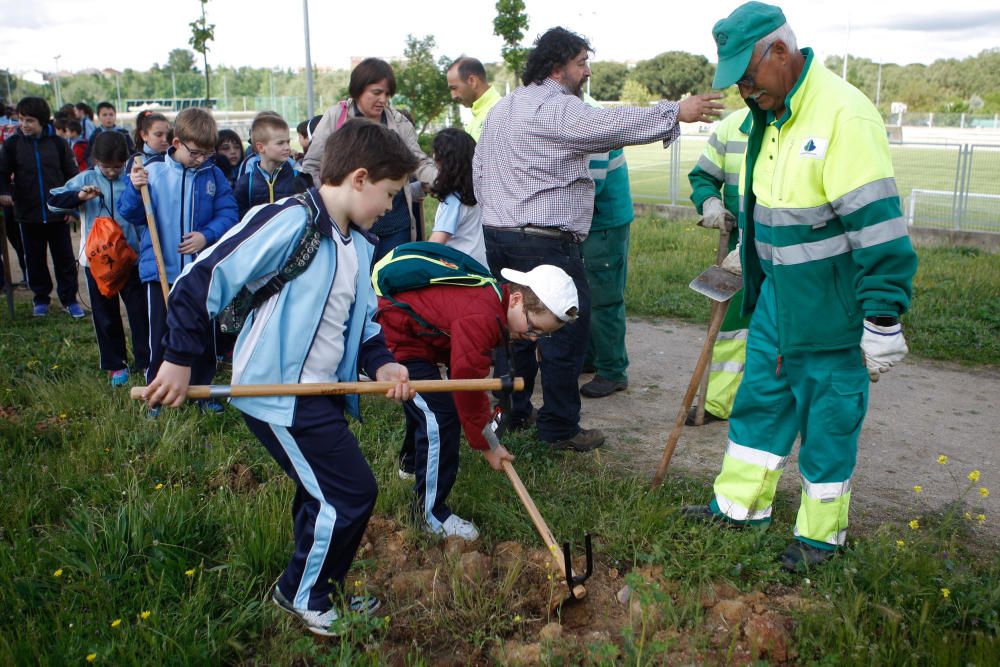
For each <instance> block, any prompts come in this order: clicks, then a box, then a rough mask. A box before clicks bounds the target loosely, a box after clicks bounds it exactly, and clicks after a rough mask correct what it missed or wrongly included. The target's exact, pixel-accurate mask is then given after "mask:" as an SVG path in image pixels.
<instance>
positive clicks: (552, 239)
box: [473, 28, 722, 451]
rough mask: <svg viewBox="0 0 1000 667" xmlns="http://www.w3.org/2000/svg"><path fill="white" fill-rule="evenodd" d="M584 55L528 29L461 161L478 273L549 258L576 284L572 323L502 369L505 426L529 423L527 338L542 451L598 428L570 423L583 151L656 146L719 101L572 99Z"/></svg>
mask: <svg viewBox="0 0 1000 667" xmlns="http://www.w3.org/2000/svg"><path fill="white" fill-rule="evenodd" d="M590 51H592V49H591V47H590V44H588V43H587V41H586V40H585V39H584V38H583V37H581V36H580V35H577V34H576V33H573V32H570V31H568V30H565V29H564V28H552V29H551V30H549V31H548V32H546V33H545V34H544V35H542V36H541V37H539V38H538V40H537V41H536V42H535V46H534V48H533V49H532V51H531V53H530V54H529V56H528V61H527V63H526V64H525V67H524V74H523V75H522V77H521V79H522V82H523V83H524V86H523V87H520V88H517V89H516V90H514V91H513V92H512V93H511V94H510V95H507V96H506V97H504V98H503V99H502V100H500V101H499V102H498V103H497V104H496V106H494V107H493V109H492V110H491V111H490V113H489V115H488V116H487V117H486V122H485V124H484V126H483V131H482V134H481V136H480V138H479V144H478V145H477V147H476V155H475V158H474V160H473V179H474V183H475V188H476V199H477V200H478V201H479V204H480V206H481V207H482V211H483V227H484V235H485V237H486V255H487V259H488V261H489V264H490V270H491V271H492V272H493V273H494V274H495V275H498V276H499V275H500V269H501V268H512V269H517V270H519V271H529V270H531V269H532V268H534V267H535V266H538V265H539V264H554V265H555V266H558V267H560V268H562V269H563V270H565V271H566V272H567V273H568V274H569V275H570V276H572V278H573V281H574V282H575V283H576V289H577V293H578V295H579V301H580V312H579V318H578V319H577V321H576V323H574V324H571V325H569V326H566V327H563V328H562V329H560V330H559V331H557V332H556V333H555V334H553V335H552V337H551V338H542V339H541V340H539V339H537V338H531V339H529V340H524V341H521V342H519V343H517V344H516V345H515V347H514V365H515V369H516V371H517V374H518V375H521V376H524V379H525V390H524V391H523V392H518V393H516V394H514V400H513V408H512V410H511V412H512V414H511V415H510V417H511V419H512V425H513V427H515V428H516V427H519V426H520V427H524V426H530V425H531V423H532V422H533V421H535V419H536V417H535V414H534V409H533V408H532V405H531V399H530V397H531V393H532V390H533V388H534V383H535V375H536V374H537V373H538V369H539V364H538V362H537V358H536V346H537V348H538V350H539V351H540V353H541V359H542V362H541V372H542V397H543V403H542V408H541V410H539V411H538V413H537V425H538V435H539V437H540V438H541V439H542V440H544V441H545V442H547V443H549V446H550V447H552V448H553V449H571V450H575V451H589V450H592V449H595V448H597V447H600V446H601V445H602V444H603V443H604V434H602V433H601V432H600V431H598V430H596V429H581V428H580V394H579V391H578V387H577V377H578V376H579V375H580V371H581V369H582V368H583V355H584V353H585V352H586V348H587V339H588V337H589V335H590V289H589V287H588V285H587V278H586V275H585V274H584V268H583V260H582V259H581V255H580V242H581V241H583V240H584V239H585V238H586V237H587V233H588V231H589V230H590V221H591V218H592V216H593V213H594V181H593V180H592V179H591V178H590V173H589V171H588V169H587V167H588V159H589V156H590V154H591V153H603V152H606V151H610V150H612V149H616V148H621V147H623V146H629V145H634V144H646V143H650V142H653V141H657V140H663V143H664V145H668V144H669V143H670V142H671V141H673V140H674V139H676V138H677V136H678V135H679V133H680V129H679V127H678V121H684V122H697V121H709V120H712V119H714V118H716V117H717V116H718V115H719V110H721V109H722V105H721V104H719V103H718V102H715V101H714V100H717V99H718V98H720V97H721V95H719V94H711V95H692V96H690V97H688V98H686V99H684V100H683V101H682V102H679V103H678V102H661V103H660V104H658V105H656V106H654V107H649V108H636V107H616V108H611V109H596V108H593V107H590V106H588V105H586V104H584V102H583V100H582V99H581V97H580V95H581V91H582V89H583V84H584V82H585V81H586V80H587V79H588V78H589V77H590V67H589V65H588V59H589V53H590ZM502 357H503V355H499V358H498V366H502V364H503V361H504V360H503V359H502ZM503 370H504V369H503V368H498V371H500V372H502V371H503Z"/></svg>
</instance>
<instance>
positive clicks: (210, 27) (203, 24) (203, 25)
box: [188, 0, 215, 107]
mask: <svg viewBox="0 0 1000 667" xmlns="http://www.w3.org/2000/svg"><path fill="white" fill-rule="evenodd" d="M199 1H200V2H201V18H200V19H197V20H195V21H191V23H190V24H189V25H190V26H191V39H189V40H188V44H190V45H191V48H193V49H194V50H195V51H197V52H198V53H200V54H201V57H202V60H203V61H204V63H205V106H206V107H207V106H208V105H209V100H211V99H212V95H211V88H210V86H209V72H208V43H209V42H211V41H212V40H214V39H215V24H214V23H209V22H208V19H207V18H206V17H205V6H206V5H207V4H208V0H199Z"/></svg>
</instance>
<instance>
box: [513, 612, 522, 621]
mask: <svg viewBox="0 0 1000 667" xmlns="http://www.w3.org/2000/svg"><path fill="white" fill-rule="evenodd" d="M514 622H515V623H520V622H521V616H520V614H517V615H515V616H514Z"/></svg>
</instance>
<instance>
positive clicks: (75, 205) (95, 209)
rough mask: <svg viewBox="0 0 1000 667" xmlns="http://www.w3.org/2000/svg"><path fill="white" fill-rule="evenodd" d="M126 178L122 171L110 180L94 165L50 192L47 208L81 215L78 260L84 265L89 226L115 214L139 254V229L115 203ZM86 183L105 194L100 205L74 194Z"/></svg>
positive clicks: (120, 194) (133, 248) (119, 197)
mask: <svg viewBox="0 0 1000 667" xmlns="http://www.w3.org/2000/svg"><path fill="white" fill-rule="evenodd" d="M127 181H128V176H126V175H125V173H124V172H123V173H122V175H121V176H120V177H119V178H118V179H117V180H114V181H109V180H108V179H107V177H106V176H105V175H104V174H102V173H101V170H100V169H98V168H97V167H94V168H93V169H88V170H86V171H84V172H81V173H79V174H77V175H76V176H74V177H73V178H71V179H70V180H68V181H66V185H64V186H62V187H61V188H55V189H54V190H52V192H51V193H50V194H49V202H48V203H49V210H50V211H53V212H55V213H69V214H72V215H80V214H81V213H82V214H83V215H82V220H83V224H82V225H81V227H80V248H81V252H80V257H79V259H80V263H81V264H83V265H84V266H86V265H87V261H86V257H84V253H83V252H82V249H83V248H85V247H87V236H88V235H89V234H90V230H91V228H92V227H93V226H94V220H95V219H97V218H99V217H105V218H106V217H111V216H112V215H113V216H114V220H115V222H117V223H118V226H119V227H121V228H122V234H124V235H125V240H126V241H128V244H129V245H130V246H132V250H135V252H136V254H138V253H139V230H138V229H136V227H135V225H133V224H132V223H130V222H129V221H128V220H126V219H125V218H123V217H122V216H121V214H120V213H118V211H117V209H116V204H117V203H118V200H119V199H121V196H122V192H124V191H125V183H126V182H127ZM88 185H96V186H97V187H99V188H100V189H101V193H102V194H103V195H104V205H103V206H102V205H101V200H100V198H99V197H98V198H95V199H91V200H90V201H86V202H81V201H80V198H79V197H78V196H77V195H78V194H79V193H80V190H83V188H84V187H86V186H88Z"/></svg>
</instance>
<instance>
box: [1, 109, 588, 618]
mask: <svg viewBox="0 0 1000 667" xmlns="http://www.w3.org/2000/svg"><path fill="white" fill-rule="evenodd" d="M39 102H41V103H42V104H44V101H41V100H39ZM32 104H36V105H37V103H35V102H32V103H28V104H25V105H24V106H21V105H19V109H18V112H19V114H21V118H22V131H23V136H24V138H23V139H21V140H19V141H22V142H23V141H33V142H34V144H35V145H37V144H38V143H39V140H38V139H37V138H36V139H30V137H38V136H40V133H41V132H42V130H41V129H39V128H44V127H47V125H48V114H47V111H48V109H47V106H46V107H44V109H43V108H42V107H40V106H32ZM36 126H37V128H36ZM305 130H306V132H307V133H308V131H309V126H308V124H306V126H305ZM45 136H47V137H48V136H49V135H48V134H46V135H45ZM250 138H251V146H250V151H249V153H250V155H249V156H246V155H244V154H243V146H242V142H241V141H240V140H239V137H238V136H236V135H235V133H233V134H229V133H228V132H227V131H223V132H221V133H220V132H218V130H217V127H216V124H215V121H214V119H213V118H212V116H211V114H210V113H209V112H207V111H205V110H202V109H197V108H191V109H186V110H184V111H182V112H180V113H179V114H178V115H177V117H176V119H175V120H174V124H173V127H170V124H169V123H168V122H167V119H166V118H165V117H164V116H162V115H160V114H156V113H145V114H142V115H141V116H140V117H139V118H138V119H137V128H136V133H135V146H136V150H137V151H138V153H133V151H132V149H131V148H130V146H129V145H128V143H127V142H126V140H125V138H124V136H122V134H121V133H119V132H115V131H101V132H97V133H95V135H94V141H93V143H92V145H91V146H89V149H90V150H89V155H90V159H91V160H92V161H93V164H94V166H93V167H92V168H90V169H87V170H85V171H83V172H82V173H80V174H78V175H73V174H70V173H68V172H69V167H73V168H74V169H73V171H75V164H73V162H74V161H73V158H72V153H71V151H70V150H68V148H69V147H68V144H66V142H62V144H63V146H64V149H59V148H58V147H57V146H56V145H55V141H61V140H59V139H58V137H55V138H54V139H51V140H50V143H49V145H48V146H47V149H48V150H49V151H50V152H52V154H53V155H54V156H56V157H59V164H62V165H68V166H67V167H66V169H65V171H66V172H67V173H65V176H66V178H63V179H62V181H63V182H62V183H60V184H59V185H55V186H52V187H43V190H41V191H40V192H39V193H35V194H37V195H38V197H39V198H38V201H42V202H44V206H43V207H42V215H51V216H56V215H58V216H65V215H66V214H69V213H72V214H74V215H77V216H79V217H80V218H81V221H82V223H83V224H82V225H81V228H82V234H83V237H84V241H85V239H86V235H87V234H88V232H89V231H90V229H91V225H92V222H93V220H94V219H96V218H97V217H99V216H108V217H112V218H113V219H114V220H115V221H117V222H118V224H119V226H120V227H121V229H122V232H123V234H124V236H125V238H126V240H127V241H128V243H129V245H130V246H131V247H132V248H133V249H134V250H136V252H137V254H138V258H139V260H138V264H137V266H135V267H133V269H132V274H131V275H130V276H129V279H128V282H127V283H126V285H125V287H124V288H123V289H122V290H121V292H120V293H119V294H117V295H115V296H113V297H105V296H103V295H102V294H101V293H100V292H99V291H98V289H97V288H96V285H95V284H94V279H93V275H92V274H91V272H90V268H89V267H86V266H85V275H86V277H87V283H88V290H89V293H90V298H91V304H92V309H93V314H94V322H95V329H96V331H97V337H98V347H99V350H100V358H101V367H102V368H104V369H105V370H107V371H108V372H109V374H110V376H111V381H112V384H115V385H121V384H125V383H127V382H128V380H129V375H128V364H127V356H126V355H127V353H126V344H125V333H124V327H123V325H122V322H121V319H120V316H119V314H118V313H119V307H120V305H119V304H120V302H124V305H125V309H126V312H127V314H128V316H129V322H130V328H131V332H132V345H133V354H134V356H135V366H136V367H137V368H145V369H147V370H146V378H147V381H148V386H147V387H146V389H145V392H144V398H145V399H146V402H147V405H148V408H149V410H150V413H151V414H153V415H155V414H158V411H159V409H160V406H163V405H168V406H174V407H176V406H179V405H181V404H182V403H183V402H184V400H185V396H186V392H187V388H188V386H189V385H190V384H192V383H198V384H207V383H210V382H211V380H212V377H213V375H214V373H215V362H216V348H215V343H214V333H215V330H214V325H213V321H214V319H215V318H216V317H217V316H218V315H219V314H220V312H221V311H222V309H223V308H224V307H225V306H226V305H227V304H228V303H229V302H230V301H232V299H233V297H234V295H236V294H237V293H238V292H239V291H240V290H241V289H242V288H244V287H247V288H250V289H251V290H253V289H257V288H259V287H260V286H261V285H263V284H265V283H267V282H268V280H269V279H271V278H272V277H273V276H275V275H276V274H278V273H279V272H281V271H282V269H283V267H285V265H286V264H287V263H288V262H289V259H290V258H292V257H293V256H294V255H295V253H296V251H297V248H298V247H299V245H300V244H301V242H302V240H303V238H304V236H305V235H306V234H307V233H309V231H310V230H313V232H314V233H315V235H316V238H317V239H318V242H317V244H316V245H315V247H314V248H313V249H312V251H311V252H312V255H311V257H310V260H309V262H308V263H307V265H306V267H305V269H304V271H303V272H302V275H301V276H300V277H299V278H297V279H294V280H288V281H286V282H284V283H283V284H282V285H281V286H280V289H278V290H277V291H276V292H275V293H273V294H271V296H270V297H269V298H267V299H266V300H264V301H263V302H262V303H259V304H258V305H257V307H256V308H255V309H254V310H253V311H252V312H251V313H250V314H249V316H248V318H247V320H246V323H245V324H244V326H243V329H242V331H241V333H240V335H239V338H238V339H237V341H236V343H235V353H234V356H233V373H232V375H233V377H232V382H233V383H234V384H257V383H261V384H297V383H306V382H349V381H356V380H357V379H358V376H359V373H364V374H366V375H367V376H368V377H370V378H373V379H375V380H376V381H383V382H391V383H393V387H392V389H390V390H389V391H388V392H387V394H386V396H387V397H389V398H391V399H394V400H397V401H401V402H403V403H404V406H403V408H404V414H405V420H406V432H407V434H408V436H409V438H408V439H409V442H410V445H411V446H412V451H411V455H412V457H413V467H414V473H415V475H414V476H415V478H416V482H415V488H414V503H413V509H414V517H415V519H416V520H417V521H418V522H419V523H420V524H421V525H422V526H423V527H424V528H425V529H426V530H428V531H429V532H431V533H433V534H436V535H441V536H459V537H462V538H465V539H470V540H472V539H476V538H477V537H478V529H477V528H476V526H475V525H474V524H473V523H472V522H471V521H468V520H465V519H462V518H461V517H458V516H457V515H455V514H454V513H453V512H452V511H451V509H450V508H449V507H448V505H447V502H446V501H447V497H448V494H449V492H450V490H451V488H452V487H453V485H454V483H455V480H456V477H457V472H458V459H459V445H460V438H461V433H462V431H463V430H464V433H465V435H466V438H467V439H468V441H469V443H470V445H471V446H472V448H473V449H476V450H479V451H482V453H483V455H484V457H485V458H486V459H487V461H488V463H489V464H490V465H491V466H492V467H493V468H494V469H498V470H499V469H500V468H501V465H502V462H503V461H504V460H512V459H513V457H512V456H511V455H510V453H509V452H508V451H507V450H506V449H505V448H504V447H503V446H502V445H501V444H499V442H498V441H497V438H496V436H495V435H494V433H493V430H492V428H491V425H490V416H491V413H490V404H489V397H488V395H487V394H486V393H485V392H478V393H471V394H455V395H454V396H453V395H452V394H450V393H425V394H416V393H415V392H414V391H413V390H412V389H411V388H410V385H409V380H410V379H441V377H442V369H444V372H445V373H446V374H447V376H448V377H451V378H484V377H487V376H488V375H489V372H490V366H491V364H492V356H493V354H494V351H495V350H496V349H497V348H498V347H502V345H503V343H504V341H505V340H509V339H515V340H517V339H532V340H533V339H536V338H538V337H540V336H547V335H550V334H551V333H552V332H553V331H555V330H557V329H558V328H559V327H561V326H563V325H564V324H565V323H567V322H571V321H573V320H574V319H575V317H576V312H577V308H578V301H577V294H576V289H575V287H574V284H573V281H572V280H571V279H570V278H569V276H568V275H567V274H566V273H565V272H564V271H562V269H559V268H557V267H554V266H539V267H536V268H535V269H533V270H532V271H529V272H523V273H522V272H517V271H510V270H504V271H503V272H502V273H503V278H505V279H506V280H507V281H509V282H507V283H506V284H504V285H503V286H502V288H501V289H499V290H498V289H496V288H495V287H494V286H492V285H483V286H478V287H466V286H425V287H422V288H420V289H414V290H411V291H408V292H402V293H401V294H398V295H395V296H394V298H393V299H387V298H384V297H383V298H378V297H376V293H375V291H374V288H373V285H372V280H371V270H372V260H373V253H374V247H373V244H372V237H371V235H370V233H369V230H370V229H371V227H372V226H373V225H374V224H375V222H376V221H377V220H378V219H379V217H380V216H381V215H383V214H384V213H385V212H386V211H389V210H391V208H392V206H393V201H394V199H395V197H396V195H397V194H398V193H399V192H400V191H401V190H402V188H404V187H408V186H409V175H410V174H411V172H412V171H413V170H414V169H415V167H416V158H415V157H414V155H413V153H412V152H411V150H410V149H409V148H408V147H407V145H406V144H405V142H403V140H402V139H400V137H399V136H398V135H397V134H396V133H394V132H392V131H391V130H389V129H387V128H385V127H383V126H381V125H379V124H377V123H372V122H369V121H367V120H363V119H352V120H349V121H347V122H346V123H344V125H343V126H342V127H340V128H339V129H338V130H337V131H336V132H334V133H333V135H332V136H331V137H330V139H329V140H328V141H327V143H326V145H325V147H324V151H323V157H322V166H321V172H320V181H321V182H320V183H318V184H316V186H315V187H314V186H312V185H311V184H310V182H309V179H307V178H305V177H303V176H302V175H300V174H299V173H298V170H297V168H296V164H295V162H294V161H293V160H292V159H291V148H290V144H289V139H290V137H289V128H288V125H287V124H286V123H285V121H284V120H283V119H281V118H280V117H278V116H277V115H276V114H273V113H269V112H264V113H261V114H259V115H258V117H257V118H256V119H255V121H254V123H253V126H252V128H251V137H250ZM306 138H307V139H308V137H306ZM9 141H10V140H9ZM8 143H9V142H8ZM11 146H12V147H13V148H14V149H18V148H19V144H18V143H17V142H15V143H13V144H11ZM474 148H475V142H474V141H473V140H472V138H471V137H470V136H469V135H468V134H466V133H464V132H462V131H461V130H456V129H449V130H444V131H442V132H440V133H439V134H438V135H437V137H436V138H435V141H434V154H435V155H434V157H435V160H436V162H437V167H438V176H437V179H436V180H435V182H434V185H433V188H432V193H433V194H434V195H435V196H436V197H437V198H438V199H440V205H439V207H438V215H437V219H436V221H435V225H434V231H433V233H432V235H431V241H434V242H439V243H446V244H448V245H452V246H453V247H454V248H456V249H458V250H460V251H462V252H464V253H466V254H468V255H469V256H471V257H472V258H474V259H475V260H477V261H478V262H479V264H481V265H483V266H485V265H486V262H485V249H484V245H483V234H482V229H481V223H480V222H479V211H478V205H477V204H476V200H475V193H474V191H473V189H472V183H471V160H472V154H473V151H474ZM36 150H37V149H36ZM60 150H63V151H64V154H62V155H59V151H60ZM7 152H8V145H7V144H5V145H4V149H3V153H4V155H5V157H4V161H0V165H2V166H6V165H7V163H6V153H7ZM137 155H141V156H142V158H143V159H142V161H140V160H137V159H136V156H137ZM220 162H221V167H220ZM18 164H20V163H18ZM8 173H10V174H12V175H13V184H14V188H15V194H16V196H15V203H16V204H17V205H18V206H22V207H23V206H24V202H27V201H29V200H28V199H27V198H26V197H27V194H31V193H30V192H28V191H27V190H19V189H18V188H27V187H28V185H27V184H25V183H24V181H25V179H26V177H28V176H30V175H31V174H28V173H26V172H24V171H19V170H18V169H12V170H10V171H9V172H8ZM2 175H3V174H0V176H2ZM3 180H4V183H6V184H9V183H10V179H9V176H8V177H7V178H5V179H3ZM53 180H58V179H53ZM143 187H147V188H148V190H149V196H150V199H151V203H152V212H153V218H154V220H155V224H156V225H157V230H158V236H159V239H160V245H161V248H162V251H163V252H162V257H163V262H162V266H157V262H156V258H155V254H154V252H153V248H152V242H151V236H150V234H149V233H148V230H147V229H146V226H147V224H148V220H147V217H146V209H145V207H144V205H143V202H142V196H141V189H142V188H143ZM22 192H23V193H24V194H22ZM42 195H44V197H42ZM289 195H298V196H295V197H292V196H289ZM60 219H63V218H60ZM63 224H65V223H63ZM42 227H45V228H48V227H50V225H42ZM66 244H67V245H68V231H67V233H66ZM70 252H71V251H70ZM81 259H84V260H85V258H81ZM73 270H74V272H75V267H74V269H73ZM160 270H162V271H163V272H164V273H165V275H166V280H167V282H168V283H169V284H170V286H171V291H170V295H169V301H168V303H165V302H164V299H163V295H162V291H161V287H160V277H159V271H160ZM29 280H30V276H29ZM395 299H400V300H402V301H405V302H406V303H407V304H409V306H410V307H412V308H413V309H416V310H417V311H418V312H419V313H420V317H419V318H414V317H412V314H411V313H412V311H410V310H407V309H402V308H399V307H398V304H399V302H397V301H396V300H395ZM232 404H233V406H235V407H236V408H237V409H239V410H240V412H241V413H242V414H243V417H244V420H245V422H246V424H247V426H248V428H249V429H250V430H251V432H252V433H254V435H255V436H256V437H257V438H258V439H259V440H260V441H261V443H262V444H263V445H264V446H265V447H266V448H267V450H268V451H269V452H270V453H271V455H272V456H273V457H274V459H275V460H276V461H277V463H278V464H279V465H280V466H281V467H282V468H283V469H284V470H285V472H286V473H287V474H288V476H289V477H290V478H291V479H292V480H293V481H294V482H295V484H296V494H295V500H294V504H293V514H294V524H293V529H294V534H295V535H294V537H295V551H294V553H293V554H292V556H291V558H290V561H289V563H288V566H287V567H286V569H285V571H284V572H283V574H282V576H281V577H280V578H279V579H278V581H277V582H276V584H275V586H274V588H273V590H272V593H271V595H272V599H273V601H274V602H275V604H277V605H278V606H279V607H280V608H282V609H283V610H285V611H287V612H289V613H291V614H293V615H295V616H296V617H298V618H299V619H301V620H302V621H303V622H304V623H305V625H306V626H307V628H308V629H309V630H310V631H312V632H314V633H316V634H320V635H329V634H331V633H332V632H333V630H331V628H330V624H331V623H332V622H333V621H334V620H336V619H337V618H339V616H340V614H341V613H342V611H343V605H342V604H341V603H342V602H343V603H344V604H346V605H347V607H348V608H350V609H351V610H353V611H356V612H365V613H367V612H372V611H374V610H375V609H376V608H377V607H378V606H379V602H378V600H377V599H376V598H374V597H371V596H360V597H353V598H350V599H348V600H342V596H343V593H344V586H343V583H344V577H345V576H346V574H347V572H348V569H349V567H350V565H351V562H352V561H353V558H354V554H355V552H356V550H357V547H358V544H359V541H360V539H361V536H362V535H363V533H364V530H365V526H366V525H367V522H368V518H369V516H370V514H371V512H372V509H373V507H374V502H375V496H376V493H377V487H376V483H375V479H374V476H373V475H372V472H371V470H370V468H369V466H368V464H367V462H366V461H365V459H364V456H363V455H362V453H361V451H360V449H359V447H358V443H357V440H356V439H355V437H354V435H353V434H352V433H351V431H350V429H349V428H348V425H347V420H346V415H347V414H350V415H352V416H354V417H355V418H357V417H358V416H359V411H358V408H359V405H358V397H357V396H315V397H298V398H296V397H291V396H272V397H259V398H235V399H232ZM202 407H203V409H207V410H216V409H218V410H221V409H222V407H221V405H218V404H212V403H204V404H203V405H202Z"/></svg>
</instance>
